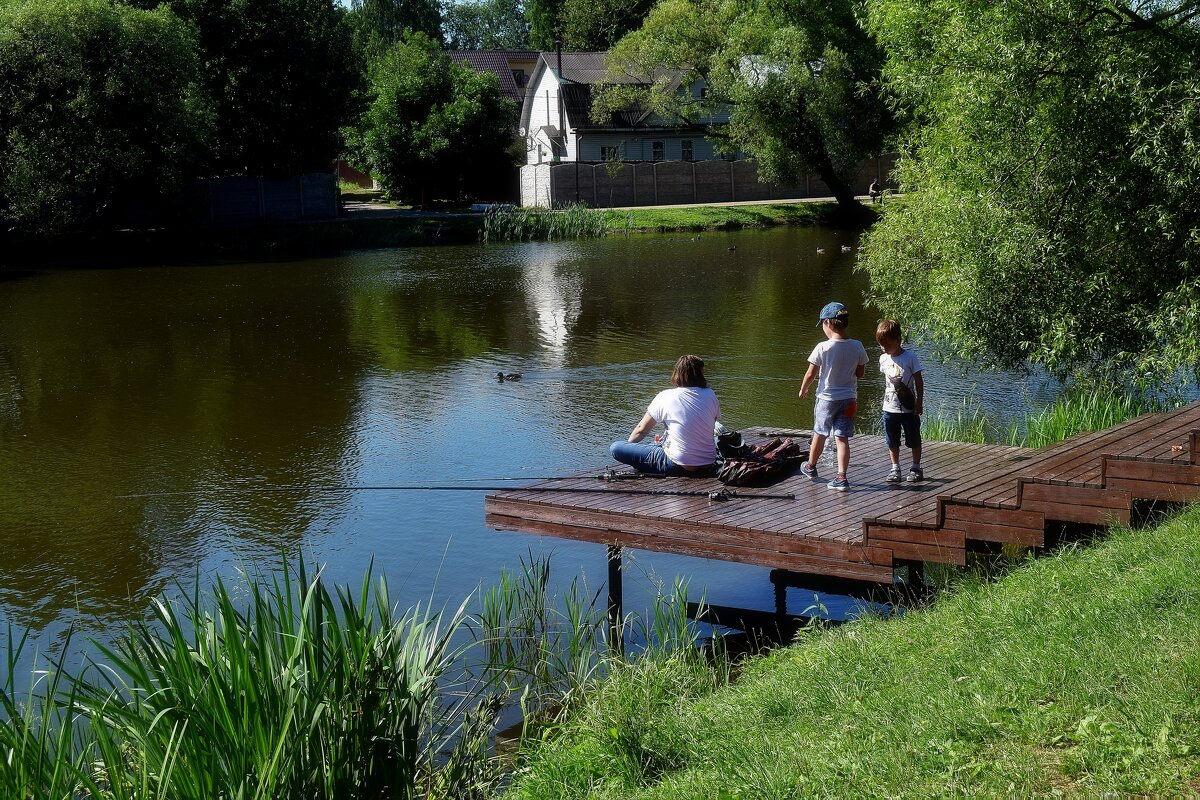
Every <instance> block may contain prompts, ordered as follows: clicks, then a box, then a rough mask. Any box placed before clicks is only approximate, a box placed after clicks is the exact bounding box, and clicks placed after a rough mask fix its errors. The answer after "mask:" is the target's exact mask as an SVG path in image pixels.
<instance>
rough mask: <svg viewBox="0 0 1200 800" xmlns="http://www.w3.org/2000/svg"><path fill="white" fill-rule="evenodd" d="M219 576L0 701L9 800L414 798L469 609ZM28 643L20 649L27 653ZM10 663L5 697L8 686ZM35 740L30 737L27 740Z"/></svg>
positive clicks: (383, 589)
mask: <svg viewBox="0 0 1200 800" xmlns="http://www.w3.org/2000/svg"><path fill="white" fill-rule="evenodd" d="M245 590H246V593H247V594H248V597H247V599H246V600H245V601H244V602H240V601H237V600H235V597H236V596H237V595H238V593H236V592H234V591H232V590H231V589H230V588H228V587H227V586H226V585H225V584H224V583H223V582H221V581H217V582H216V584H215V585H214V587H213V588H212V590H211V591H210V592H208V593H205V594H202V593H200V592H199V591H198V590H196V591H194V592H193V593H191V594H190V595H186V594H185V595H183V596H181V597H178V598H174V599H171V600H159V601H157V602H156V603H155V604H154V609H153V612H154V617H153V621H152V622H151V623H136V624H134V625H132V626H131V627H130V629H129V630H128V632H127V634H126V636H125V637H124V639H123V640H122V641H120V642H119V643H118V644H116V645H114V646H112V647H108V646H104V645H99V644H97V645H96V647H97V650H98V652H99V658H98V659H97V658H93V659H92V660H91V661H90V663H89V664H88V665H87V666H86V667H85V668H84V669H83V670H82V671H81V672H80V673H79V674H78V675H75V676H72V675H67V674H64V673H63V672H62V671H61V670H60V669H56V670H52V671H50V672H48V673H47V674H46V680H45V681H44V682H43V683H42V685H41V686H40V688H35V689H33V690H31V693H30V698H29V700H30V701H31V702H26V703H17V702H15V701H14V700H13V699H12V697H11V692H10V691H6V692H5V696H4V710H5V712H6V717H7V719H6V720H5V724H4V725H3V726H0V730H3V731H4V735H5V737H6V739H5V741H4V742H3V744H4V745H5V748H6V750H7V753H6V754H5V755H6V756H7V758H8V760H9V763H12V764H17V765H18V767H17V768H15V769H9V770H4V771H3V773H2V775H0V786H2V788H3V790H4V791H3V795H4V796H5V797H26V796H28V797H35V796H36V797H71V798H78V797H90V798H103V799H104V800H124V799H125V798H128V799H129V800H133V798H151V797H171V798H196V800H199V799H200V798H214V797H228V798H273V797H355V796H362V797H404V798H408V797H415V796H419V795H421V794H423V792H424V787H426V786H427V785H428V784H429V783H430V776H431V774H432V773H433V772H434V771H435V761H436V758H435V756H436V755H437V754H439V753H441V752H443V751H444V750H447V749H452V746H453V737H452V736H451V733H452V730H451V729H449V728H448V727H447V726H446V725H444V724H442V722H443V721H444V720H445V719H448V718H449V716H448V715H447V713H446V712H445V711H442V712H439V713H435V712H434V710H435V708H436V705H437V702H438V701H440V700H442V699H443V698H444V694H443V689H442V687H440V685H439V683H440V681H441V680H442V678H443V677H444V676H445V674H446V672H447V670H448V668H449V667H450V665H451V664H453V663H454V661H455V659H456V658H457V655H458V654H457V652H456V649H455V647H454V646H453V645H452V640H453V637H454V633H455V631H456V630H458V629H459V628H460V627H461V625H462V624H463V622H464V614H463V609H461V608H460V609H459V610H458V611H457V612H455V613H451V614H441V613H434V612H431V611H430V610H429V609H428V608H423V607H417V608H414V609H412V610H410V611H408V612H406V613H404V614H400V613H399V612H397V610H396V608H395V607H394V605H393V604H392V602H391V599H390V597H389V594H388V589H387V583H386V581H384V580H382V579H380V580H379V581H377V582H376V581H373V580H372V578H371V575H370V573H369V572H368V575H367V576H366V577H365V578H364V580H363V583H362V586H361V588H360V590H359V592H358V593H357V594H356V593H353V592H351V591H350V590H349V589H347V588H337V589H334V590H330V589H329V588H328V587H327V586H326V584H325V583H324V581H323V580H322V579H321V576H320V573H319V572H318V573H317V574H316V575H313V576H309V575H308V574H306V572H305V571H304V569H303V568H301V569H300V571H299V573H298V574H296V575H292V574H291V573H290V572H288V571H287V570H286V568H285V571H284V574H283V576H282V577H276V578H274V579H271V580H265V579H262V580H251V579H247V580H246V581H245ZM19 650H20V646H18V647H17V649H16V651H11V650H10V653H13V652H19ZM13 663H15V655H10V662H9V665H10V675H9V683H8V687H9V689H11V686H12V676H11V672H12V664H13ZM33 732H36V734H34V733H33Z"/></svg>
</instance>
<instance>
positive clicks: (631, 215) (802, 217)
mask: <svg viewBox="0 0 1200 800" xmlns="http://www.w3.org/2000/svg"><path fill="white" fill-rule="evenodd" d="M618 213H619V214H621V215H622V216H623V217H624V219H623V220H622V222H623V223H624V225H625V228H627V229H628V230H629V231H639V232H667V231H704V230H730V229H737V228H769V227H774V226H778V225H818V224H822V223H826V222H830V221H832V220H833V218H835V217H836V215H837V204H836V203H829V202H823V203H770V204H765V205H753V206H703V207H699V208H635V209H630V210H628V211H621V212H618Z"/></svg>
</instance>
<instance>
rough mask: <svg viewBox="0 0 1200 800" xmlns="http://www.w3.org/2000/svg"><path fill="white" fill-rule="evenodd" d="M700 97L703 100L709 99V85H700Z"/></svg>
mask: <svg viewBox="0 0 1200 800" xmlns="http://www.w3.org/2000/svg"><path fill="white" fill-rule="evenodd" d="M700 99H701V100H707V99H708V87H707V86H701V87H700Z"/></svg>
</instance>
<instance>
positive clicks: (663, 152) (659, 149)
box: [650, 142, 667, 161]
mask: <svg viewBox="0 0 1200 800" xmlns="http://www.w3.org/2000/svg"><path fill="white" fill-rule="evenodd" d="M650 153H651V155H652V157H653V158H654V160H655V161H662V160H663V159H664V158H666V157H667V148H666V146H665V145H663V143H662V142H652V143H651V144H650Z"/></svg>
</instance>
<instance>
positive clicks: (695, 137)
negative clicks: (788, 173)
mask: <svg viewBox="0 0 1200 800" xmlns="http://www.w3.org/2000/svg"><path fill="white" fill-rule="evenodd" d="M607 57H608V54H607V53H603V52H590V53H561V54H560V53H550V52H543V53H541V55H540V57H539V58H538V62H537V65H536V66H535V67H534V69H533V74H532V75H531V76H530V79H529V83H528V85H527V87H526V90H525V102H524V103H523V104H522V107H521V123H520V133H521V135H522V136H523V137H524V138H525V148H526V163H527V164H546V163H561V162H569V161H579V162H591V163H597V162H604V161H708V160H712V159H717V158H723V157H725V156H723V155H722V154H719V153H716V152H715V151H714V150H713V147H712V145H711V144H710V143H709V142H708V141H706V140H705V138H704V134H705V130H706V129H707V127H708V125H710V124H712V123H714V122H721V121H725V119H726V118H724V117H708V118H706V119H702V120H700V121H699V122H696V123H688V122H686V121H683V120H667V119H663V118H661V117H658V116H655V115H653V114H649V113H646V112H643V111H639V110H636V109H630V110H628V111H625V112H622V113H618V114H614V115H613V116H612V117H611V118H609V119H607V120H603V121H597V120H594V119H592V115H591V114H592V90H593V87H595V86H598V85H602V84H636V85H643V86H648V85H650V84H651V83H652V82H653V81H654V80H655V79H656V78H666V79H667V80H668V81H670V80H672V79H675V80H679V78H681V77H682V75H681V74H680V75H675V74H672V73H670V72H667V71H662V72H661V73H659V74H657V75H652V76H638V77H632V76H614V75H612V74H610V72H609V68H608V62H607ZM679 90H680V91H687V92H690V93H691V95H692V96H693V97H695V98H696V99H697V100H700V99H702V98H703V97H704V91H705V87H704V84H703V82H702V81H697V82H695V83H694V84H693V85H691V86H689V87H683V86H679ZM735 155H736V154H728V158H733V157H734V156H735Z"/></svg>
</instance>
